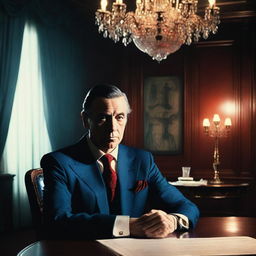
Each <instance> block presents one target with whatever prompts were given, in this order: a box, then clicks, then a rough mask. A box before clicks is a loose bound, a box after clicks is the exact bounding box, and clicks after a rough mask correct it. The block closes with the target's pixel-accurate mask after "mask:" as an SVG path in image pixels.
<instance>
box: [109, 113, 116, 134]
mask: <svg viewBox="0 0 256 256" xmlns="http://www.w3.org/2000/svg"><path fill="white" fill-rule="evenodd" d="M109 129H110V130H111V131H115V130H116V129H117V120H116V119H115V117H113V116H112V117H111V118H110V120H109Z"/></svg>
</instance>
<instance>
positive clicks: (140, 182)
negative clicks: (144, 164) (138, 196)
mask: <svg viewBox="0 0 256 256" xmlns="http://www.w3.org/2000/svg"><path fill="white" fill-rule="evenodd" d="M147 186H148V182H147V181H146V180H137V182H136V184H135V187H134V192H135V193H137V192H140V191H141V190H143V189H144V188H146V187H147Z"/></svg>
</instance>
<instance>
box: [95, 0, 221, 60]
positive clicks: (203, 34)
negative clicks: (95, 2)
mask: <svg viewBox="0 0 256 256" xmlns="http://www.w3.org/2000/svg"><path fill="white" fill-rule="evenodd" d="M134 1H135V0H134ZM112 2H113V4H112V8H111V10H109V11H106V7H107V0H101V9H99V10H97V12H96V25H98V26H99V32H100V33H102V34H103V37H105V38H110V39H112V40H114V42H118V41H121V42H122V43H123V44H124V45H125V46H127V45H128V44H129V43H131V42H133V43H134V44H135V46H136V47H137V48H138V49H139V50H141V51H142V52H144V53H147V54H148V55H149V56H151V57H152V58H153V59H154V60H157V61H158V62H160V61H161V60H164V59H166V58H167V56H168V55H169V54H171V53H174V52H176V51H177V50H179V49H180V47H181V46H182V45H183V44H187V45H190V44H192V42H198V41H199V39H200V38H204V39H207V38H208V36H209V35H210V34H211V33H213V34H215V33H216V32H217V30H218V25H219V23H220V15H219V13H220V12H219V11H220V8H219V7H217V6H216V5H215V1H213V0H210V5H207V6H205V9H204V15H203V17H201V15H199V14H197V9H198V8H197V5H198V0H136V8H135V10H133V11H131V10H130V8H127V5H126V4H125V1H123V0H114V1H112ZM126 2H128V1H126ZM130 2H132V1H130ZM210 6H211V7H210Z"/></svg>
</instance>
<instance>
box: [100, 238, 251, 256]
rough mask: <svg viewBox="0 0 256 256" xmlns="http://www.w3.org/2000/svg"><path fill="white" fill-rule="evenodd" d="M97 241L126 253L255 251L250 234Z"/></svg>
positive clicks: (166, 255)
mask: <svg viewBox="0 0 256 256" xmlns="http://www.w3.org/2000/svg"><path fill="white" fill-rule="evenodd" d="M97 241H98V242H100V243H101V244H103V245H105V246H107V247H109V248H110V249H112V250H113V251H115V252H116V253H118V254H120V255H123V256H144V255H145V256H170V255H175V256H180V255H182V256H194V255H196V256H200V255H201V256H213V255H215V256H216V255H256V239H254V238H251V237H247V236H234V237H211V238H182V239H178V238H165V239H133V238H119V239H106V240H97Z"/></svg>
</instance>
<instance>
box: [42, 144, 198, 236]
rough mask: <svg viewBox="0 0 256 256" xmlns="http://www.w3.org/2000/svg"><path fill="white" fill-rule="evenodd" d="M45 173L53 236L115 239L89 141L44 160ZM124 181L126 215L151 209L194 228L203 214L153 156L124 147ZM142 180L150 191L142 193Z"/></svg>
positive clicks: (45, 213)
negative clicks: (138, 186)
mask: <svg viewBox="0 0 256 256" xmlns="http://www.w3.org/2000/svg"><path fill="white" fill-rule="evenodd" d="M41 166H42V168H43V169H44V181H45V190H44V211H43V217H44V223H45V224H46V225H47V227H48V232H51V233H52V232H53V233H56V232H57V233H58V234H59V235H60V234H62V235H63V234H64V236H66V235H67V236H71V237H76V238H91V239H95V238H110V237H112V229H113V225H114V221H115V215H111V214H110V211H109V204H108V199H107V192H106V188H105V184H104V180H103V177H102V174H101V172H100V170H99V168H98V165H97V162H96V160H95V159H94V158H93V156H92V154H91V152H90V150H89V148H88V145H87V143H86V140H85V139H82V140H81V141H80V142H79V143H77V144H75V145H73V146H70V147H67V148H64V149H62V150H59V151H56V152H53V153H49V154H47V155H45V156H44V157H43V158H42V160H41ZM117 169H118V182H119V191H120V208H121V212H120V214H121V215H129V216H131V217H139V216H141V215H142V214H144V213H145V212H146V211H148V210H149V209H150V208H155V209H162V210H164V211H166V212H168V213H181V214H184V215H186V216H187V217H188V219H189V221H190V226H191V227H194V226H195V224H196V222H197V219H198V216H199V212H198V209H197V207H196V206H195V205H194V204H193V203H192V202H190V201H189V200H188V199H186V198H185V197H184V196H183V195H182V194H181V193H180V192H179V191H178V190H177V189H176V188H175V187H174V186H172V185H170V184H169V183H168V182H167V181H166V179H165V178H164V177H163V176H162V174H161V173H160V171H159V169H158V168H157V166H156V164H155V163H154V160H153V156H152V154H151V153H149V152H146V151H143V150H139V149H135V148H131V147H127V146H124V145H119V151H118V162H117ZM137 181H147V184H148V186H146V187H145V188H144V189H143V190H141V191H139V192H135V190H134V188H135V185H136V183H137Z"/></svg>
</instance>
